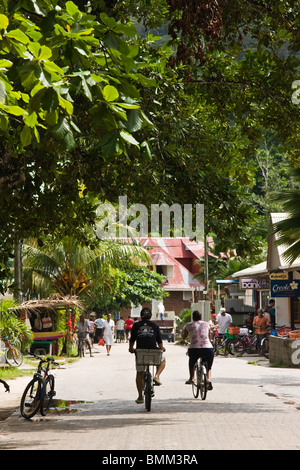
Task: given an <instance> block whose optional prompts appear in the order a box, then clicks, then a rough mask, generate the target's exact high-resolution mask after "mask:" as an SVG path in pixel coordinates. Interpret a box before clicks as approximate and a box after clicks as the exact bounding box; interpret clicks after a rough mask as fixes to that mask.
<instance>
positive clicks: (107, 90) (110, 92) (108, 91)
mask: <svg viewBox="0 0 300 470" xmlns="http://www.w3.org/2000/svg"><path fill="white" fill-rule="evenodd" d="M103 98H104V99H105V101H115V100H117V99H118V98H119V92H118V90H117V89H116V88H115V87H114V86H111V85H106V86H105V87H104V88H103Z"/></svg>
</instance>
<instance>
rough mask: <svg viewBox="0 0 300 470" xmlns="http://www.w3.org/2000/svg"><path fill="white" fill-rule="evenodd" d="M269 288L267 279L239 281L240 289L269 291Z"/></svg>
mask: <svg viewBox="0 0 300 470" xmlns="http://www.w3.org/2000/svg"><path fill="white" fill-rule="evenodd" d="M269 287H270V284H269V280H268V279H254V278H244V279H241V289H269Z"/></svg>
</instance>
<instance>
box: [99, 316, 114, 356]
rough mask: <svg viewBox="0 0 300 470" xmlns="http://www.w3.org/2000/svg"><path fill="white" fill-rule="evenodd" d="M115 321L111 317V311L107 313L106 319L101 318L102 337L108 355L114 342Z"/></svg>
mask: <svg viewBox="0 0 300 470" xmlns="http://www.w3.org/2000/svg"><path fill="white" fill-rule="evenodd" d="M114 329H115V322H114V320H112V319H111V313H109V314H108V315H107V320H103V330H102V337H103V339H104V342H105V346H106V352H107V355H108V356H110V350H111V347H112V345H113V344H114V342H115V340H114Z"/></svg>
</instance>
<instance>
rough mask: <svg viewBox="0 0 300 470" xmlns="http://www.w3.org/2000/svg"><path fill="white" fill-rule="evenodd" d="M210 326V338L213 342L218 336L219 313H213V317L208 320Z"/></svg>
mask: <svg viewBox="0 0 300 470" xmlns="http://www.w3.org/2000/svg"><path fill="white" fill-rule="evenodd" d="M208 324H209V328H210V340H211V341H212V342H213V340H214V338H215V337H216V336H218V329H219V325H218V322H217V315H216V314H215V313H212V314H211V319H210V320H209V322H208Z"/></svg>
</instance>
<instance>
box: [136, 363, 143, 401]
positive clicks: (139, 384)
mask: <svg viewBox="0 0 300 470" xmlns="http://www.w3.org/2000/svg"><path fill="white" fill-rule="evenodd" d="M135 368H136V379H135V383H136V388H137V391H138V398H137V399H136V400H135V401H136V403H144V397H143V390H144V371H145V366H142V365H137V364H136V366H135Z"/></svg>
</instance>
